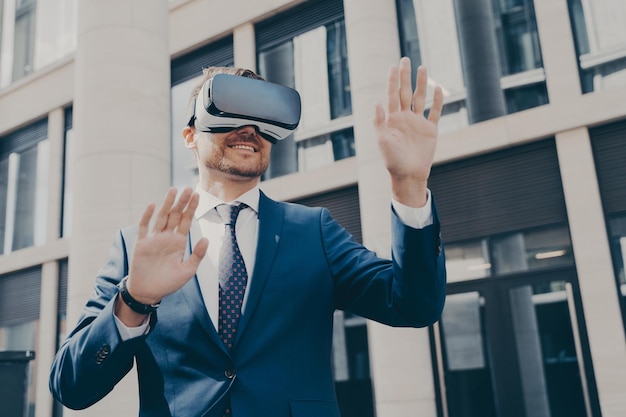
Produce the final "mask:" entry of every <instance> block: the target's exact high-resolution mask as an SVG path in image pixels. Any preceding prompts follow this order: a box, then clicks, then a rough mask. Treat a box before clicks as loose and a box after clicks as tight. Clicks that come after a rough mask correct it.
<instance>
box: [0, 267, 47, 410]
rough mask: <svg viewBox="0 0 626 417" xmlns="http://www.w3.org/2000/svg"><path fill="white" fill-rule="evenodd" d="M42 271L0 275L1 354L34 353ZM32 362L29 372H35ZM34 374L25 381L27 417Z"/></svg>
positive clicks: (29, 270) (31, 408)
mask: <svg viewBox="0 0 626 417" xmlns="http://www.w3.org/2000/svg"><path fill="white" fill-rule="evenodd" d="M40 291H41V268H40V267H36V268H31V269H27V270H22V271H18V272H12V273H9V274H5V275H2V276H0V351H36V350H37V345H38V340H37V335H38V326H39V308H40ZM36 360H37V359H36V357H35V360H33V361H31V362H30V364H29V369H30V372H31V374H32V371H33V370H34V369H35V366H36V365H35V364H36ZM35 382H36V381H35V375H31V376H30V377H29V378H28V392H27V393H26V396H27V406H28V409H29V413H28V414H27V415H28V416H33V415H34V407H35Z"/></svg>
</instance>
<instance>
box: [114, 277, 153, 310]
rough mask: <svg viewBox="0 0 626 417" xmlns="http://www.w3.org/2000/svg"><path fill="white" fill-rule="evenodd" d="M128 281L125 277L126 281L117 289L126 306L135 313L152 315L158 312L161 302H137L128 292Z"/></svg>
mask: <svg viewBox="0 0 626 417" xmlns="http://www.w3.org/2000/svg"><path fill="white" fill-rule="evenodd" d="M126 281H128V277H127V276H126V277H124V279H122V280H121V281H120V283H119V284H117V288H119V290H120V295H121V296H122V301H124V304H126V305H127V306H128V307H130V309H131V310H133V311H134V312H135V313H139V314H150V313H152V312H154V311H156V309H157V308H158V307H159V306H160V305H161V302H160V301H159V302H158V303H156V304H143V303H140V302H139V301H137V300H135V299H134V298H133V296H132V295H130V293H129V292H128V288H126Z"/></svg>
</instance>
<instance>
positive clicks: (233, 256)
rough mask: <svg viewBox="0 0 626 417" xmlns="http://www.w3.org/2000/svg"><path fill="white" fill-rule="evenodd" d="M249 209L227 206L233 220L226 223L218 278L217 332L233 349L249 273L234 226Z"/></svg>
mask: <svg viewBox="0 0 626 417" xmlns="http://www.w3.org/2000/svg"><path fill="white" fill-rule="evenodd" d="M246 207H248V206H247V205H245V204H243V203H242V204H239V205H238V206H231V205H228V209H229V210H230V218H229V220H228V223H226V232H225V235H224V242H223V244H222V250H221V252H220V260H219V272H218V278H219V283H220V315H219V323H218V331H219V334H220V336H221V338H222V342H224V345H225V346H226V347H227V348H228V349H229V350H230V349H232V347H233V343H234V342H235V333H236V332H237V324H238V323H239V317H241V304H242V302H243V296H244V293H245V291H246V282H247V281H248V273H247V272H246V265H245V264H244V262H243V257H242V256H241V252H240V251H239V245H238V244H237V237H236V236H235V223H236V222H237V216H238V215H239V212H240V211H241V210H242V209H244V208H246Z"/></svg>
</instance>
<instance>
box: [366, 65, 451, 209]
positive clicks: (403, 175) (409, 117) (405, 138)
mask: <svg viewBox="0 0 626 417" xmlns="http://www.w3.org/2000/svg"><path fill="white" fill-rule="evenodd" d="M427 82H428V75H427V71H426V68H424V67H419V68H418V70H417V83H416V84H417V86H416V89H415V91H412V86H411V61H410V60H409V59H408V58H406V57H405V58H402V59H401V60H400V65H393V66H392V67H391V68H390V69H389V79H388V84H387V112H385V110H384V109H383V107H382V105H381V104H380V103H376V114H375V117H374V126H375V127H376V132H377V135H378V144H379V147H380V150H381V153H382V156H383V159H384V162H385V166H386V168H387V170H388V171H389V174H390V175H391V181H392V192H393V196H394V199H396V200H397V201H399V202H400V203H403V204H406V205H408V206H412V207H421V206H423V205H424V204H425V202H426V187H427V181H428V177H429V175H430V169H431V167H432V164H433V159H434V156H435V149H436V145H437V123H438V122H439V118H440V116H441V109H442V106H443V92H442V89H441V87H439V86H437V87H436V88H435V91H434V97H433V103H432V106H431V107H430V111H429V114H428V118H426V117H424V109H425V106H426V87H427Z"/></svg>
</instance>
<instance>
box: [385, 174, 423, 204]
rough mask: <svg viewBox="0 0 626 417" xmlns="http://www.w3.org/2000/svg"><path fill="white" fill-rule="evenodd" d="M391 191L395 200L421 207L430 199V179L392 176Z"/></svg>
mask: <svg viewBox="0 0 626 417" xmlns="http://www.w3.org/2000/svg"><path fill="white" fill-rule="evenodd" d="M391 192H392V197H393V199H394V200H395V201H397V202H399V203H401V204H404V205H405V206H408V207H413V208H421V207H424V205H426V202H427V201H428V181H426V180H414V179H405V180H400V179H393V178H392V181H391Z"/></svg>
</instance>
